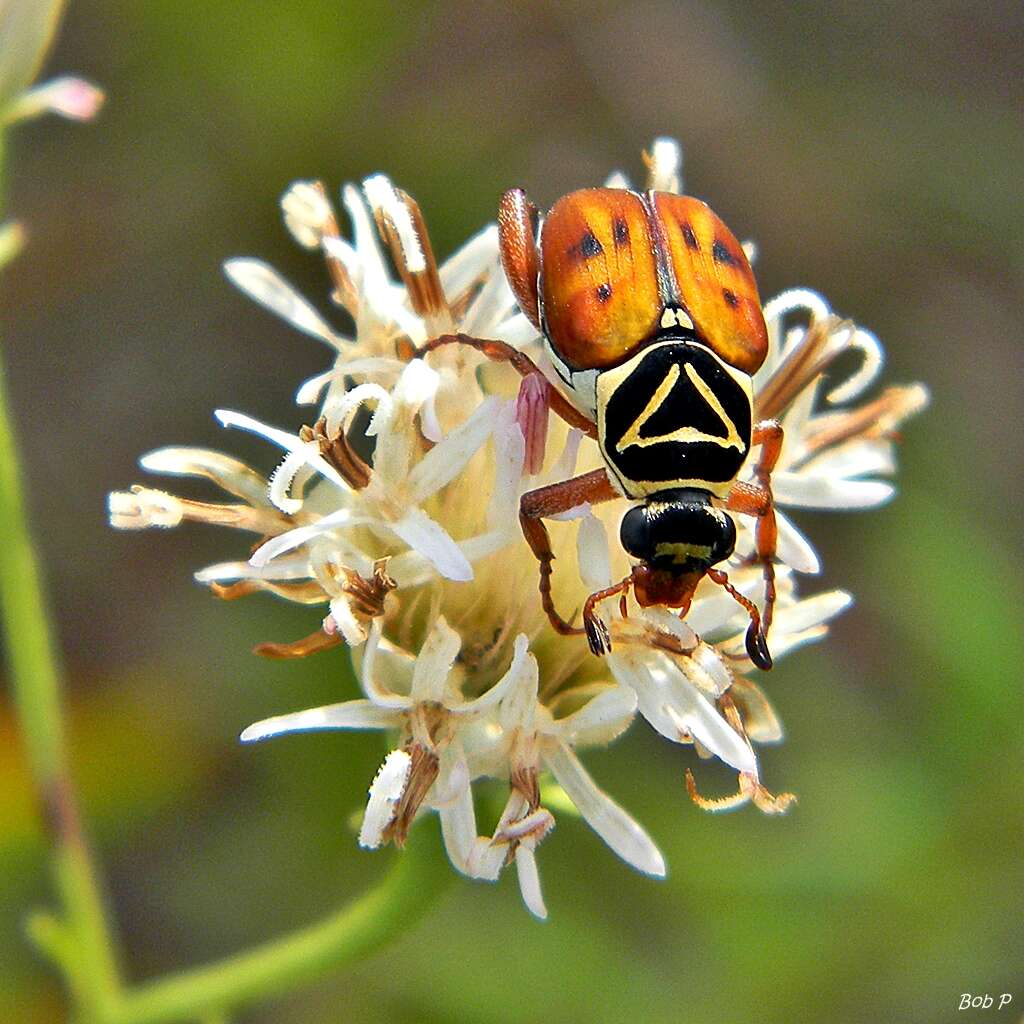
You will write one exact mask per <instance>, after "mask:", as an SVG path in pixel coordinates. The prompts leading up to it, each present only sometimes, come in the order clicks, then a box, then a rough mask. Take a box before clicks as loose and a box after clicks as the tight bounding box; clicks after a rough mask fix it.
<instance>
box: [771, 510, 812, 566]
mask: <svg viewBox="0 0 1024 1024" xmlns="http://www.w3.org/2000/svg"><path fill="white" fill-rule="evenodd" d="M775 524H776V526H777V527H778V531H779V536H778V539H777V541H776V544H775V556H776V557H777V558H778V559H779V561H780V562H785V563H786V565H788V566H789V567H790V568H792V569H793V570H794V571H796V572H802V573H807V574H808V575H810V576H816V575H817V574H818V573H819V572H821V560H820V559H819V558H818V553H817V551H815V550H814V548H813V547H812V546H811V542H810V541H809V540H808V539H807V538H806V537H805V536H804V535H803V534H802V533H801V532H800V531H799V530H798V529H797V528H796V526H795V525H794V524H793V521H792V520H791V519H790V518H789V516H787V515H785V514H784V513H782V512H781V511H779V510H778V509H776V510H775Z"/></svg>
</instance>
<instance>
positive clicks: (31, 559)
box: [0, 146, 118, 1020]
mask: <svg viewBox="0 0 1024 1024" xmlns="http://www.w3.org/2000/svg"><path fill="white" fill-rule="evenodd" d="M2 158H3V152H2V146H0V168H2ZM7 394H8V388H7V378H6V372H5V369H4V366H3V361H2V358H0V536H3V546H2V549H0V550H2V552H3V553H2V555H0V613H2V618H3V627H4V630H5V633H6V638H7V657H8V661H9V663H10V672H11V683H12V686H13V691H14V702H15V707H16V709H17V712H18V717H19V720H20V723H21V730H22V735H23V736H24V743H25V753H26V756H27V759H28V763H29V768H30V770H31V772H32V777H33V779H34V781H35V784H36V788H37V790H38V793H39V798H40V802H41V805H42V809H43V823H44V826H45V827H46V830H47V832H48V833H49V836H50V839H51V841H52V843H53V847H54V871H55V875H56V884H57V890H58V892H59V894H60V897H61V902H62V904H63V907H64V911H65V915H66V919H65V920H64V922H63V925H64V927H65V928H66V929H67V931H68V933H69V935H70V948H71V949H72V950H73V954H74V957H75V961H76V962H75V969H74V970H73V971H69V972H68V977H69V983H71V984H72V986H73V988H74V990H75V991H74V994H75V996H76V999H77V1002H78V1004H79V1006H80V1007H81V1009H82V1012H83V1013H85V1014H86V1019H87V1020H91V1019H96V1020H99V1019H102V1014H103V1010H104V1008H105V1007H106V1005H107V1004H109V1002H110V1001H111V999H112V998H113V997H114V996H115V994H116V992H117V989H118V975H117V966H116V961H115V956H114V951H113V943H112V942H111V937H110V930H109V928H108V927H107V921H106V917H105V915H104V911H103V904H102V900H101V899H100V897H99V893H98V888H97V884H96V875H95V872H94V871H93V867H92V862H91V860H90V856H89V851H88V847H87V846H86V842H85V838H84V835H83V832H82V828H81V819H80V817H79V814H78V808H77V803H76V800H75V794H74V788H73V786H72V783H71V777H70V774H69V772H68V762H67V754H66V742H65V735H64V726H63V717H62V713H61V697H60V675H59V672H58V668H57V659H56V656H55V648H54V643H53V636H52V634H51V630H50V617H49V614H48V610H47V608H46V604H45V601H44V599H43V591H42V586H41V581H40V573H39V568H38V562H37V559H36V555H35V550H34V548H33V545H32V539H31V535H30V533H29V529H28V523H27V519H26V510H25V503H24V500H23V497H22V487H21V470H20V466H19V464H18V454H17V446H16V443H15V438H14V431H13V426H12V423H11V419H10V415H9V412H8V402H7Z"/></svg>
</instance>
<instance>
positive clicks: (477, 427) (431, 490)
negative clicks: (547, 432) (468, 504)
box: [408, 398, 497, 503]
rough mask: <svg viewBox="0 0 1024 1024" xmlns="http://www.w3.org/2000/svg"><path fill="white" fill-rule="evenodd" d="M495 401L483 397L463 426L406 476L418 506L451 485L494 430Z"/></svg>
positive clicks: (410, 491) (433, 449) (434, 448)
mask: <svg viewBox="0 0 1024 1024" xmlns="http://www.w3.org/2000/svg"><path fill="white" fill-rule="evenodd" d="M496 414H497V399H494V398H487V399H484V401H483V402H481V403H480V405H479V406H477V408H476V410H475V411H474V412H473V414H472V415H471V416H470V417H469V419H467V420H466V421H465V422H464V423H461V424H459V426H458V427H456V428H455V429H454V430H453V431H452V432H451V433H450V434H449V435H448V436H447V437H446V438H445V439H444V440H443V441H441V443H440V444H436V445H435V446H434V447H433V448H432V449H431V450H430V451H429V452H427V454H426V455H424V456H423V458H422V459H420V461H419V462H417V463H416V465H415V466H413V468H412V470H411V471H410V473H409V478H408V482H409V493H410V494H411V496H412V499H413V501H415V502H417V503H419V502H422V501H424V500H425V499H426V498H429V497H430V496H431V495H433V494H436V493H437V492H438V491H439V490H441V488H442V487H444V486H445V485H446V484H449V483H451V481H452V480H454V479H455V478H456V477H457V476H458V475H459V474H460V473H461V472H462V471H463V470H464V469H465V468H466V465H467V463H468V462H469V460H470V459H471V458H473V456H474V455H475V454H476V453H477V452H478V451H479V450H480V447H481V446H482V445H483V443H484V442H485V441H486V440H487V438H488V437H490V435H491V431H493V430H494V423H495V417H496Z"/></svg>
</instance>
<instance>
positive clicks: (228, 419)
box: [214, 409, 351, 491]
mask: <svg viewBox="0 0 1024 1024" xmlns="http://www.w3.org/2000/svg"><path fill="white" fill-rule="evenodd" d="M214 415H215V416H216V417H217V420H218V421H219V422H220V425H221V426H222V427H238V428H240V429H241V430H248V431H249V432H250V433H252V434H259V435H260V436H261V437H265V438H266V439H267V440H268V441H273V442H274V443H275V444H277V445H280V446H281V447H282V448H284V450H285V451H288V452H302V453H304V454H305V457H306V461H307V462H308V463H309V465H311V466H312V467H313V468H314V469H316V470H317V471H318V472H319V473H320V474H321V475H322V476H324V477H326V478H327V479H328V480H330V481H331V482H332V483H335V484H337V485H338V486H339V487H340V488H341V489H342V490H344V491H349V490H351V488H350V487H349V484H348V481H347V480H346V479H345V478H344V477H343V476H342V475H341V474H340V473H339V472H338V471H337V470H336V469H335V468H334V467H333V466H332V465H331V464H330V463H329V462H328V461H327V460H326V459H324V458H323V457H322V456H320V455H317V454H315V449H314V448H313V447H312V446H309V445H307V444H306V442H305V441H303V440H302V439H301V438H300V437H297V436H296V435H295V434H289V433H288V432H287V431H284V430H278V429H277V428H276V427H270V426H267V424H265V423H260V421H259V420H255V419H253V418H252V417H251V416H246V415H245V414H244V413H240V412H232V411H231V410H230V409H217V410H216V411H215V412H214Z"/></svg>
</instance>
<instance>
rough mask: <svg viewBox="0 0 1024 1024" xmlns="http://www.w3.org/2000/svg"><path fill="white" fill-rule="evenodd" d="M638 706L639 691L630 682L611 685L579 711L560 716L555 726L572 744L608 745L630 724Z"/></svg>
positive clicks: (581, 745) (580, 745)
mask: <svg viewBox="0 0 1024 1024" xmlns="http://www.w3.org/2000/svg"><path fill="white" fill-rule="evenodd" d="M636 706H637V697H636V693H635V691H633V690H632V689H630V688H629V687H627V686H609V687H608V689H607V690H604V691H603V692H602V693H599V694H598V695H597V696H596V697H591V698H590V700H589V701H587V703H586V704H584V705H583V707H582V708H580V709H579V711H574V712H573V713H572V714H571V715H566V717H565V718H560V719H558V721H557V722H556V723H555V726H556V727H557V729H558V732H559V733H560V734H561V736H562V738H563V739H564V740H565V741H566V742H567V743H568V744H570V746H573V747H584V746H587V747H589V746H597V745H604V744H606V743H611V741H612V740H614V739H617V738H618V737H619V736H621V735H622V733H623V732H625V730H626V729H628V728H629V726H630V724H631V723H632V721H633V718H634V716H635V715H636Z"/></svg>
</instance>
